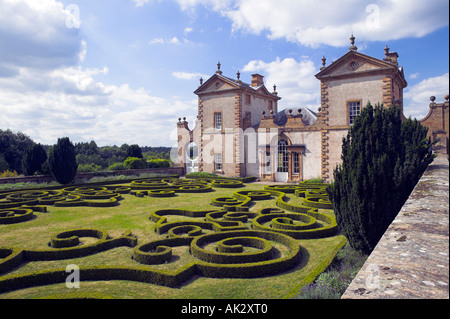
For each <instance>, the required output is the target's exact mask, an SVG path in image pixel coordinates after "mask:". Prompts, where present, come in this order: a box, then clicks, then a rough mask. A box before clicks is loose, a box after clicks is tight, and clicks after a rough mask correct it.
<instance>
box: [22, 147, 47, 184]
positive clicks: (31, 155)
mask: <svg viewBox="0 0 450 319" xmlns="http://www.w3.org/2000/svg"><path fill="white" fill-rule="evenodd" d="M46 160H47V153H46V152H45V150H44V147H43V146H42V145H41V144H34V145H33V146H31V147H29V148H28V149H27V150H26V151H25V154H24V156H23V158H22V170H23V173H24V174H25V175H27V176H30V175H33V174H34V173H36V172H38V171H42V165H43V164H44V163H45V161H46Z"/></svg>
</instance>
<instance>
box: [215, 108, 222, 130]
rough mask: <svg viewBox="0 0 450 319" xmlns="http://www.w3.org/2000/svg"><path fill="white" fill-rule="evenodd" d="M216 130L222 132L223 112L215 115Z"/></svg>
mask: <svg viewBox="0 0 450 319" xmlns="http://www.w3.org/2000/svg"><path fill="white" fill-rule="evenodd" d="M214 128H215V129H216V130H217V131H220V130H222V112H215V113H214Z"/></svg>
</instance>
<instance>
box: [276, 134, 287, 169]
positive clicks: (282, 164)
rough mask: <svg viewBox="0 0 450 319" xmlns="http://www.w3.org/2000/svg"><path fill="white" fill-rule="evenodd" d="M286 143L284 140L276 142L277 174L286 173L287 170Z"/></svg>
mask: <svg viewBox="0 0 450 319" xmlns="http://www.w3.org/2000/svg"><path fill="white" fill-rule="evenodd" d="M287 145H288V143H287V141H286V140H285V139H284V138H281V139H280V140H279V141H278V168H277V172H279V173H287V172H288V170H289V167H288V165H289V159H288V152H287Z"/></svg>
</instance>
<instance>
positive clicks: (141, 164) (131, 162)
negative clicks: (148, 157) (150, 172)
mask: <svg viewBox="0 0 450 319" xmlns="http://www.w3.org/2000/svg"><path fill="white" fill-rule="evenodd" d="M123 164H124V165H125V167H126V168H127V169H144V168H148V164H147V162H146V161H145V160H144V159H143V158H138V157H128V158H127V159H126V160H125V161H124V162H123Z"/></svg>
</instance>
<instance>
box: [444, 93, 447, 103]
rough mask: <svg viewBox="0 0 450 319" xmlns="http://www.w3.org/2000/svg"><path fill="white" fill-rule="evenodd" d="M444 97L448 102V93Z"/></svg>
mask: <svg viewBox="0 0 450 319" xmlns="http://www.w3.org/2000/svg"><path fill="white" fill-rule="evenodd" d="M444 99H445V100H446V101H447V102H448V94H446V95H444Z"/></svg>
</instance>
